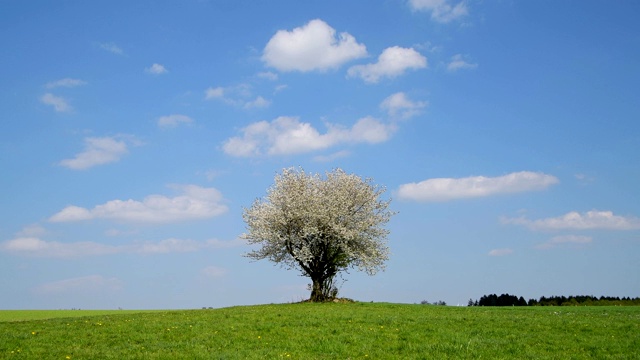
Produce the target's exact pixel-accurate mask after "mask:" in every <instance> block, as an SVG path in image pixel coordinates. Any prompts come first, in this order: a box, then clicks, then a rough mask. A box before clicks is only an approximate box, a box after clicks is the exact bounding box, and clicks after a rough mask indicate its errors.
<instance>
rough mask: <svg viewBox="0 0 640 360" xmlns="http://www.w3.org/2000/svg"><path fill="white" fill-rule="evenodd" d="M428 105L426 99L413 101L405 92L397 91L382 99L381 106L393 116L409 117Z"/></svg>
mask: <svg viewBox="0 0 640 360" xmlns="http://www.w3.org/2000/svg"><path fill="white" fill-rule="evenodd" d="M426 106H427V102H424V101H411V100H409V99H408V98H407V96H406V95H405V94H404V93H403V92H398V93H395V94H393V95H391V96H389V97H387V98H386V99H384V100H383V101H382V103H381V104H380V108H381V109H383V110H385V111H386V112H387V113H388V114H389V116H391V117H392V118H401V119H408V118H410V117H413V116H415V115H418V114H419V113H420V112H421V111H422V109H424V108H425V107H426Z"/></svg>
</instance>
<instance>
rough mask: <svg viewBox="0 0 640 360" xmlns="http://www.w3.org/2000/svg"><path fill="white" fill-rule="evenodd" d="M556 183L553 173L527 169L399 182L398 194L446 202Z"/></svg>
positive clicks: (426, 200) (419, 199)
mask: <svg viewBox="0 0 640 360" xmlns="http://www.w3.org/2000/svg"><path fill="white" fill-rule="evenodd" d="M558 182H559V180H558V179H557V178H556V177H555V176H552V175H547V174H543V173H537V172H531V171H521V172H515V173H511V174H507V175H504V176H498V177H485V176H472V177H466V178H434V179H428V180H424V181H421V182H419V183H408V184H403V185H400V188H399V189H398V196H399V198H401V199H405V200H414V201H422V202H437V201H449V200H456V199H466V198H478V197H486V196H491V195H498V194H508V193H518V192H526V191H537V190H543V189H546V188H547V187H549V186H551V185H554V184H557V183H558Z"/></svg>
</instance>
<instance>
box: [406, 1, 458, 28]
mask: <svg viewBox="0 0 640 360" xmlns="http://www.w3.org/2000/svg"><path fill="white" fill-rule="evenodd" d="M409 6H410V7H411V9H412V10H414V11H425V12H429V13H431V18H432V19H433V20H435V21H437V22H440V23H448V22H451V21H452V20H456V19H459V18H461V17H463V16H465V15H467V14H468V13H469V10H468V9H467V5H466V4H465V3H464V1H461V2H459V3H457V4H455V5H453V4H451V3H450V1H449V0H409Z"/></svg>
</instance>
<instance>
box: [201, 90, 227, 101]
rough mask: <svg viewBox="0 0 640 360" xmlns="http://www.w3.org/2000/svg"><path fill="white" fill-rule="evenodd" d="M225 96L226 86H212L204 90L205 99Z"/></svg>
mask: <svg viewBox="0 0 640 360" xmlns="http://www.w3.org/2000/svg"><path fill="white" fill-rule="evenodd" d="M223 96H224V88H223V87H215V88H213V87H210V88H208V89H207V90H205V91H204V99H205V100H211V99H218V98H221V97H223Z"/></svg>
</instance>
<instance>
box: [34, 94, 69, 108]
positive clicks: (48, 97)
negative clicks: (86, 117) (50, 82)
mask: <svg viewBox="0 0 640 360" xmlns="http://www.w3.org/2000/svg"><path fill="white" fill-rule="evenodd" d="M40 101H41V102H42V103H43V104H45V105H51V106H53V109H54V110H55V111H56V112H70V111H72V110H73V108H72V107H71V105H69V103H67V100H65V99H64V98H63V97H60V96H55V95H53V94H52V93H46V94H44V95H42V97H41V98H40Z"/></svg>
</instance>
